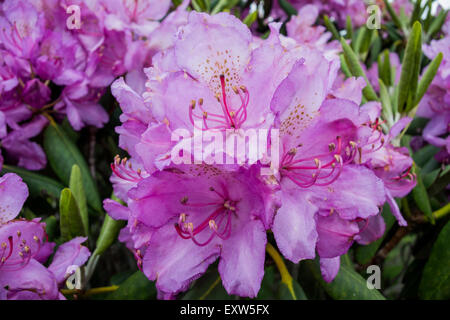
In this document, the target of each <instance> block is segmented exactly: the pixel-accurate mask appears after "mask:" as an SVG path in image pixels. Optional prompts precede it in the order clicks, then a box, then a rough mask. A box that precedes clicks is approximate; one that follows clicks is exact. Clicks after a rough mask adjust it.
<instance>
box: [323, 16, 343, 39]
mask: <svg viewBox="0 0 450 320" xmlns="http://www.w3.org/2000/svg"><path fill="white" fill-rule="evenodd" d="M323 22H324V23H325V26H326V27H327V29H328V31H330V32H331V34H332V35H333V39H336V40H339V39H340V38H341V36H340V35H339V32H338V31H337V29H336V27H335V26H334V24H333V22H331V21H330V18H329V17H328V16H327V15H324V16H323Z"/></svg>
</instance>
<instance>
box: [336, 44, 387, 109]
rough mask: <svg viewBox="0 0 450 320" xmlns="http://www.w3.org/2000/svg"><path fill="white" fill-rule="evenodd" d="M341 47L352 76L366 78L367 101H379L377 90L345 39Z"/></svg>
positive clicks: (364, 91)
mask: <svg viewBox="0 0 450 320" xmlns="http://www.w3.org/2000/svg"><path fill="white" fill-rule="evenodd" d="M341 45H342V49H343V51H344V57H345V60H346V62H347V65H348V68H349V70H350V72H351V73H352V75H353V76H355V77H364V80H366V84H367V86H366V87H365V88H364V89H363V94H364V96H365V97H366V99H367V100H369V101H370V100H378V97H377V94H376V93H375V90H373V87H372V85H371V84H370V82H369V80H368V79H367V76H366V74H365V73H364V70H363V69H362V67H361V64H360V62H359V59H358V57H357V56H356V54H355V53H354V52H353V50H352V48H351V47H350V46H349V45H348V44H347V42H345V39H341Z"/></svg>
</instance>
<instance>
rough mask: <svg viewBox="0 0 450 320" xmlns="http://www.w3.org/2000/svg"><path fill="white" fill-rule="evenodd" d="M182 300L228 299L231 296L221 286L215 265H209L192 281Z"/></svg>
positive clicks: (231, 297)
mask: <svg viewBox="0 0 450 320" xmlns="http://www.w3.org/2000/svg"><path fill="white" fill-rule="evenodd" d="M182 299H183V300H230V299H233V296H230V295H228V293H227V292H226V290H225V288H224V287H223V286H222V281H221V279H220V276H219V272H218V271H217V268H216V267H214V266H213V267H211V268H209V269H208V271H207V272H206V273H205V274H204V275H203V276H202V277H201V278H200V279H198V280H196V281H195V282H194V284H193V285H192V287H191V289H190V290H189V291H188V292H187V293H186V294H185V295H184V297H183V298H182Z"/></svg>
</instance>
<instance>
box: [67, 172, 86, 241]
mask: <svg viewBox="0 0 450 320" xmlns="http://www.w3.org/2000/svg"><path fill="white" fill-rule="evenodd" d="M69 188H70V191H72V195H73V197H74V198H75V200H76V202H77V206H78V210H79V211H80V216H81V221H82V222H83V227H84V233H85V234H89V217H88V208H87V202H86V195H85V193H84V190H83V180H82V178H81V170H80V167H79V166H77V165H76V164H74V165H73V166H72V173H71V174H70V182H69Z"/></svg>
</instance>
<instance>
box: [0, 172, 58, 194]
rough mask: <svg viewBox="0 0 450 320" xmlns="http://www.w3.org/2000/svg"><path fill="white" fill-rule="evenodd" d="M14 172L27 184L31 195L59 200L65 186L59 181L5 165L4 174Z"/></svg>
mask: <svg viewBox="0 0 450 320" xmlns="http://www.w3.org/2000/svg"><path fill="white" fill-rule="evenodd" d="M8 172H12V173H16V174H17V175H19V176H20V177H21V178H22V179H23V181H24V182H25V183H26V184H27V186H28V189H29V191H30V195H31V196H33V197H36V198H40V197H44V196H50V197H52V198H54V199H59V195H60V194H61V190H62V189H64V186H63V185H62V184H60V183H59V182H58V181H55V180H53V179H50V178H48V177H46V176H43V175H41V174H39V173H35V172H31V171H28V170H25V169H22V168H17V167H13V166H10V165H6V164H5V165H3V169H2V174H5V173H8Z"/></svg>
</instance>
